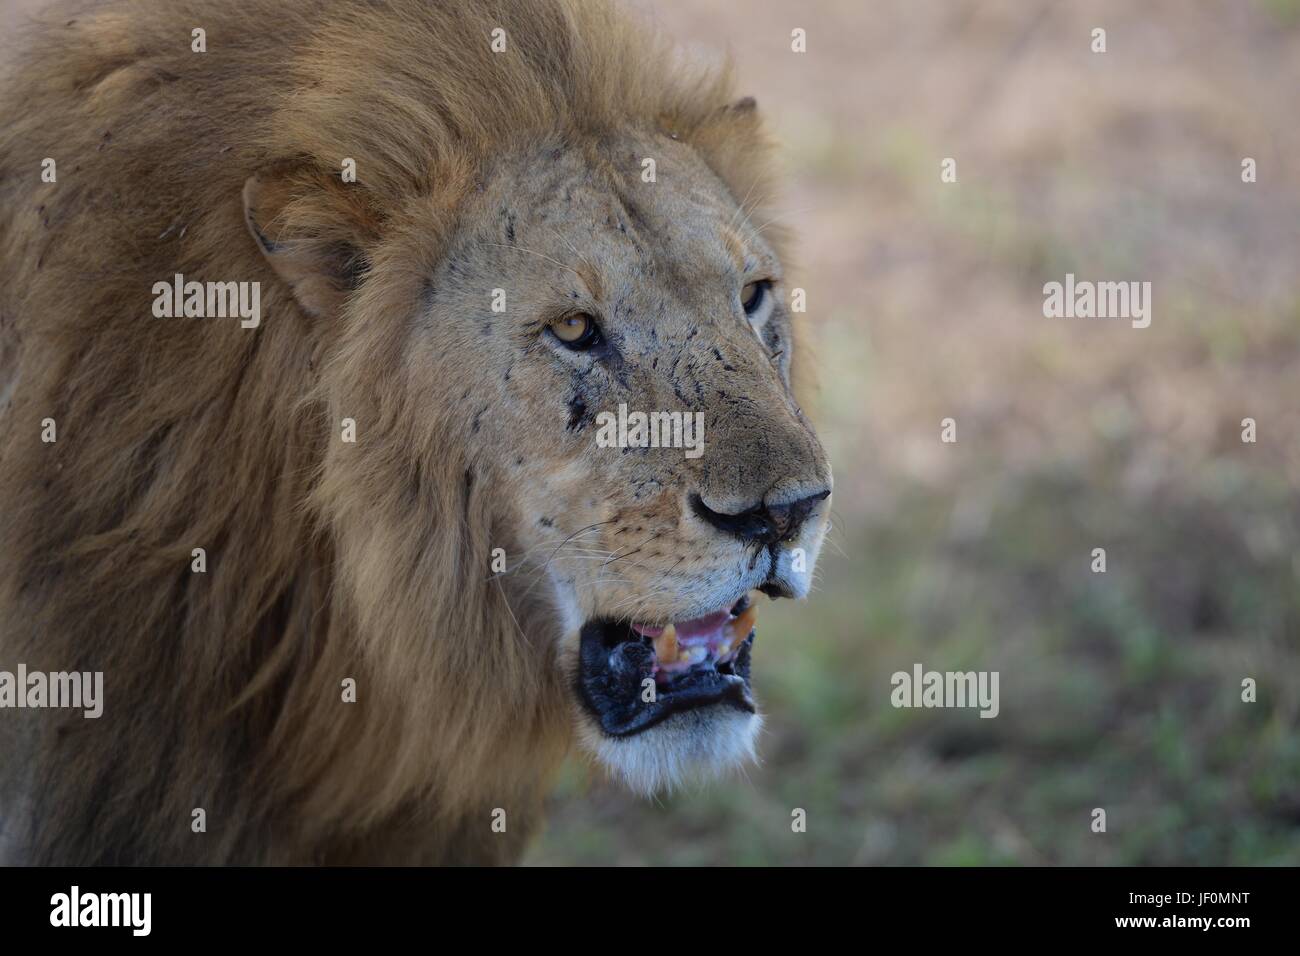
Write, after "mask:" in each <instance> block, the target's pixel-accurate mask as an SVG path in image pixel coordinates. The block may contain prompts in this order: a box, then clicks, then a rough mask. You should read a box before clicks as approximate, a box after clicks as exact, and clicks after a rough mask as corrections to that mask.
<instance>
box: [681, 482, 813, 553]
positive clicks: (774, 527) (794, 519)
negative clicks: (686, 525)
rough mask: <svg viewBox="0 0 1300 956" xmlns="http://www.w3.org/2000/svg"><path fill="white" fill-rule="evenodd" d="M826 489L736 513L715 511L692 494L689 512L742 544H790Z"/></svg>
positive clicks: (762, 504)
mask: <svg viewBox="0 0 1300 956" xmlns="http://www.w3.org/2000/svg"><path fill="white" fill-rule="evenodd" d="M830 493H831V490H830V489H829V488H821V489H819V490H817V491H816V492H814V493H813V494H811V495H807V496H805V497H803V498H799V499H797V500H795V501H790V502H786V503H783V504H778V505H770V504H767V503H766V502H764V503H761V504H759V505H758V506H757V507H754V508H750V509H748V510H746V511H741V512H739V513H737V514H724V513H723V512H720V511H714V510H713V509H712V508H710V507H709V506H708V505H707V504H705V503H704V499H703V498H701V497H700V496H699V495H691V510H692V511H694V512H695V514H696V515H698V516H699V517H700V518H702V519H704V520H705V521H707V522H708V523H709V524H711V525H713V527H715V528H717V529H718V530H719V531H722V532H725V533H726V534H730V535H733V536H735V537H737V538H739V539H740V540H741V541H743V542H745V543H746V544H749V543H751V542H755V541H758V542H762V543H763V544H764V545H770V544H776V543H777V542H779V541H792V540H794V539H795V538H796V537H798V535H799V530H800V529H801V528H802V527H803V525H804V522H805V521H807V520H808V518H809V517H810V516H811V515H812V514H813V512H814V511H816V509H817V505H818V503H819V502H822V501H825V500H826V498H827V497H828V496H829V495H830Z"/></svg>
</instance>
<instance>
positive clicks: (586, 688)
mask: <svg viewBox="0 0 1300 956" xmlns="http://www.w3.org/2000/svg"><path fill="white" fill-rule="evenodd" d="M756 617H757V610H756V609H755V608H752V607H750V602H749V596H748V595H746V596H745V597H742V598H741V599H740V600H739V601H737V602H736V604H735V605H734V606H733V607H732V608H731V610H730V611H717V612H715V613H713V614H707V615H705V616H704V617H699V618H694V619H692V620H689V621H676V622H673V623H671V624H667V625H664V626H662V627H658V626H651V625H646V624H638V623H636V622H633V621H611V620H593V621H588V622H587V623H586V624H585V625H583V628H582V634H581V638H582V642H581V652H580V653H581V657H580V664H579V674H578V685H579V692H580V697H581V698H582V700H583V702H584V703H585V704H586V705H587V707H588V708H589V709H590V710H591V711H592V713H593V714H594V715H595V716H596V719H597V720H598V721H599V722H600V726H601V729H603V730H604V731H605V733H607V734H609V735H610V736H613V737H627V736H631V735H633V734H639V733H641V732H642V731H644V730H648V729H649V728H651V727H653V726H654V725H655V724H657V723H659V722H660V721H662V720H665V719H666V718H668V717H670V716H672V715H673V714H675V713H680V712H681V711H685V710H691V709H694V708H697V707H707V706H710V705H713V704H725V705H729V706H732V707H736V708H738V709H740V710H744V711H748V712H750V713H753V711H754V701H753V698H752V697H751V696H750V688H749V659H750V652H751V651H752V649H753V646H754V620H755V618H756Z"/></svg>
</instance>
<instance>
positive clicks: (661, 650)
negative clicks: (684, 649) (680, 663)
mask: <svg viewBox="0 0 1300 956" xmlns="http://www.w3.org/2000/svg"><path fill="white" fill-rule="evenodd" d="M655 659H656V660H657V661H658V662H659V663H660V665H663V664H672V663H675V662H676V661H677V628H676V627H675V626H674V625H672V624H669V625H667V626H666V627H665V628H664V629H663V631H662V633H660V635H659V636H658V637H656V638H655Z"/></svg>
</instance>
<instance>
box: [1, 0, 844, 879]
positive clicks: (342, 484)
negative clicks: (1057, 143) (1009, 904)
mask: <svg viewBox="0 0 1300 956" xmlns="http://www.w3.org/2000/svg"><path fill="white" fill-rule="evenodd" d="M197 31H202V32H201V33H200V32H197ZM24 50H25V52H24V53H23V54H22V55H21V56H20V57H19V59H18V60H17V62H15V63H13V64H11V66H10V70H9V74H8V77H7V79H5V80H4V82H3V87H2V92H0V99H2V102H0V177H2V179H0V193H2V194H3V196H2V198H3V210H4V212H3V220H2V221H0V270H2V271H0V421H2V422H3V436H4V437H3V446H2V450H0V503H2V504H0V520H2V522H3V525H2V527H0V670H3V671H7V672H10V673H16V668H17V667H18V666H19V665H22V666H23V667H25V668H26V671H27V672H29V673H30V672H34V671H44V672H86V673H93V672H102V675H103V686H104V695H103V696H104V701H103V716H102V717H101V718H99V719H87V718H85V717H83V716H82V714H81V712H80V711H69V710H64V709H52V708H45V709H40V708H36V709H33V708H31V707H23V708H21V709H19V708H17V707H15V706H13V701H12V700H10V702H9V704H10V706H6V707H5V708H3V709H0V732H3V733H4V735H5V738H6V739H5V740H4V741H3V743H2V744H0V746H2V747H3V750H0V752H2V753H3V754H4V760H3V765H2V766H0V777H2V778H3V779H2V780H0V787H2V789H0V800H2V801H3V803H2V804H0V814H2V815H3V828H4V829H3V839H0V844H2V845H3V847H4V848H5V853H6V855H7V857H8V858H9V859H13V860H18V861H26V862H34V863H82V864H84V863H176V862H187V863H189V862H202V863H225V862H254V863H298V862H330V863H335V862H390V863H444V862H463V861H484V862H496V861H510V860H515V859H517V858H518V856H519V854H520V853H521V851H522V849H523V847H524V845H525V841H526V838H527V836H528V834H529V833H530V831H533V830H535V828H536V825H537V824H538V822H539V814H540V805H541V801H542V796H543V794H544V793H545V790H546V786H547V782H548V779H549V778H550V776H551V775H552V773H553V771H554V770H555V768H556V767H557V765H558V764H559V762H560V761H561V759H562V757H563V755H564V754H565V752H566V750H567V749H568V747H569V745H570V743H571V741H573V740H577V741H578V742H579V743H580V745H581V746H582V747H583V748H584V749H585V750H586V751H587V752H589V753H591V754H592V755H594V757H595V758H596V760H597V761H599V762H600V763H602V764H603V765H605V766H606V767H608V768H610V770H611V771H612V772H613V773H614V774H615V775H618V776H621V777H622V778H624V779H625V780H626V781H627V783H628V784H630V785H631V786H632V787H633V788H636V789H637V790H641V791H646V792H650V791H654V790H657V789H659V788H662V787H666V786H671V785H672V784H673V783H674V782H676V781H677V780H679V779H681V778H682V777H683V776H685V775H689V774H694V773H700V772H703V773H711V772H716V771H718V770H719V769H721V768H725V767H728V766H730V765H734V764H736V763H738V762H740V761H742V760H744V759H745V758H746V757H747V756H748V755H750V754H751V753H752V750H753V741H754V737H755V735H756V733H757V730H758V726H759V717H758V716H757V713H756V711H755V707H754V702H753V697H752V696H751V692H750V684H749V667H750V653H751V648H752V644H753V634H752V633H751V631H750V623H751V621H752V615H753V612H752V610H750V609H749V608H748V602H749V595H750V594H751V592H754V591H762V592H765V593H767V594H768V595H770V596H788V597H802V596H803V595H805V594H806V593H807V591H808V588H809V577H810V573H811V571H812V567H813V563H814V561H815V559H816V555H817V551H818V548H819V545H820V543H821V539H822V536H823V534H824V532H825V528H826V524H827V514H828V511H829V494H830V488H831V475H830V466H829V465H828V463H827V461H826V457H825V455H824V453H823V451H822V449H821V447H820V445H819V444H818V440H817V438H816V437H815V435H814V433H813V430H812V428H811V427H810V425H809V424H808V422H807V420H806V419H805V417H804V414H803V412H802V411H801V410H800V407H799V405H798V404H797V402H796V400H795V397H794V393H793V387H792V365H791V362H792V360H793V359H794V358H795V346H794V341H793V328H792V316H791V314H790V312H789V310H788V308H787V298H788V293H789V290H788V288H787V286H786V282H785V278H784V272H783V265H782V261H781V258H780V256H779V255H778V253H777V249H776V246H775V245H774V243H773V241H772V238H771V230H770V229H764V224H765V223H766V222H767V221H768V220H769V219H770V214H769V213H767V212H766V204H767V202H768V197H769V193H770V190H771V184H770V181H769V180H770V176H769V174H768V172H767V165H768V155H769V151H770V150H769V146H768V143H767V142H766V140H765V138H764V134H763V132H762V127H761V124H760V121H759V118H758V113H757V108H756V106H755V104H754V101H753V100H751V99H747V98H745V99H737V98H735V96H734V94H733V93H732V92H731V90H730V87H729V81H728V80H727V78H726V76H725V74H719V73H714V72H710V71H700V70H694V69H691V68H690V67H689V66H687V65H686V64H684V63H683V62H682V61H680V60H679V59H678V58H677V57H676V56H675V55H674V54H673V53H672V52H671V50H670V49H668V48H666V47H664V46H663V45H662V44H661V43H660V42H659V41H657V40H656V39H654V38H653V37H652V36H650V35H649V34H648V33H647V31H646V29H645V27H644V26H643V25H641V24H639V23H637V22H635V21H632V20H630V19H628V18H625V17H624V16H623V15H622V14H620V13H619V12H618V11H617V10H616V9H614V8H612V7H611V6H610V5H608V4H607V3H604V2H597V0H508V2H507V0H497V2H483V0H385V2H379V0H376V2H365V0H329V2H326V0H227V2H222V3H216V4H213V3H201V4H200V3H195V4H191V3H187V2H174V0H108V2H101V3H95V4H93V5H89V6H84V7H83V6H73V7H69V6H58V7H56V8H54V9H53V10H47V11H46V12H45V13H44V14H42V16H41V19H40V21H39V22H38V23H37V24H36V25H34V26H33V28H32V29H31V31H30V32H29V34H28V35H27V37H26V40H25V43H24ZM46 160H53V161H54V162H53V164H51V163H47V162H46ZM47 170H50V171H52V172H53V175H47ZM351 170H355V176H352V175H350V171H351ZM177 276H181V277H183V280H182V279H180V278H176V277H177ZM173 282H175V283H177V284H180V285H181V288H182V289H183V290H185V296H184V297H185V303H184V308H182V307H181V304H180V303H179V302H178V303H174V305H175V306H176V308H177V309H179V310H180V312H179V315H178V316H177V317H168V312H169V309H168V308H164V309H161V310H160V309H159V308H158V301H159V299H158V297H159V295H160V294H161V295H163V296H164V297H165V296H167V295H168V294H169V292H168V290H169V289H170V288H171V287H172V284H173ZM191 282H194V283H223V284H225V283H248V284H250V285H247V286H238V288H242V289H249V288H252V286H251V283H257V284H258V285H257V286H256V290H260V291H259V293H258V295H259V298H258V299H257V301H258V302H260V313H259V315H258V316H257V320H256V321H255V322H244V321H241V320H240V318H239V317H221V315H222V313H221V312H219V313H218V314H216V315H213V314H211V308H210V302H211V300H210V299H209V300H208V308H207V309H206V310H205V305H204V300H203V295H202V291H201V290H202V288H204V286H196V287H195V288H197V289H199V290H200V291H199V292H198V293H196V294H195V295H194V296H193V297H192V296H191V294H190V292H189V291H188V289H189V286H188V285H185V284H188V283H191ZM159 288H161V290H162V291H161V293H160V292H159V291H158V289H159ZM220 288H222V289H224V290H225V292H230V290H233V289H235V288H237V286H234V285H226V286H221V287H220ZM231 294H232V295H233V293H231ZM191 299H193V301H191ZM230 308H231V309H233V308H234V306H233V305H231V306H230ZM171 314H173V315H175V314H176V313H175V312H173V313H171ZM199 314H201V315H202V317H197V316H198V315H199ZM620 406H622V408H620ZM673 412H676V413H679V415H681V414H685V415H691V416H693V414H694V413H696V412H700V413H703V421H704V432H703V438H704V442H703V446H702V452H703V453H702V454H687V452H688V451H690V449H686V450H683V448H680V447H663V445H664V444H665V443H667V444H672V442H664V441H661V442H659V443H658V445H659V447H655V446H653V445H652V446H650V447H645V442H644V440H643V439H644V438H645V435H644V434H642V432H641V431H640V430H638V429H635V428H634V429H633V430H632V433H631V434H626V435H621V436H619V439H620V441H621V443H622V444H623V446H624V447H607V446H608V445H609V441H608V440H607V441H604V442H598V441H597V440H596V436H597V433H598V432H599V431H601V429H602V428H604V429H605V437H606V439H609V438H610V437H611V434H612V432H617V431H618V429H613V430H611V429H608V428H605V425H607V423H608V419H607V418H606V417H605V415H606V413H608V414H609V415H615V416H618V415H621V416H623V418H624V419H625V420H630V416H631V415H632V414H633V413H673ZM682 420H683V419H682V418H680V417H679V419H678V421H679V422H680V421H682ZM602 423H604V424H602ZM665 434H670V435H671V434H673V433H672V430H671V429H669V430H667V431H666V432H665ZM661 437H662V436H661ZM12 689H13V686H12V685H11V690H12ZM17 692H18V694H19V695H21V694H22V693H23V688H22V687H19V688H17ZM11 697H12V695H11ZM26 700H27V702H28V703H29V704H30V703H32V702H33V698H32V697H31V696H30V695H29V696H28V698H26ZM200 811H201V812H200ZM502 811H504V813H503V812H502ZM503 822H504V824H505V826H504V830H503V828H502V826H501V824H502V823H503Z"/></svg>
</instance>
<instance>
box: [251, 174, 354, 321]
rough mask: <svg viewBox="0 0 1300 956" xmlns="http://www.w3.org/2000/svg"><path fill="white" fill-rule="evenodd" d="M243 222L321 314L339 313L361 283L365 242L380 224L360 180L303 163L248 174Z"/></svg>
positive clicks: (302, 299)
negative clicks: (349, 182) (356, 183)
mask: <svg viewBox="0 0 1300 956" xmlns="http://www.w3.org/2000/svg"><path fill="white" fill-rule="evenodd" d="M244 221H245V222H246V223H247V224H248V231H249V232H250V233H251V234H252V236H253V239H254V241H255V242H256V243H257V245H258V248H259V249H261V250H262V254H263V255H264V256H266V259H267V261H268V262H269V263H270V264H271V268H273V269H274V270H275V272H276V274H277V275H278V276H279V277H280V278H281V279H283V280H284V281H285V282H286V283H288V285H289V287H290V288H291V289H292V290H293V294H294V297H295V298H296V299H297V300H298V303H299V305H301V306H302V307H303V308H304V309H305V310H307V312H309V313H311V314H312V315H317V316H332V315H336V314H337V313H338V312H339V311H340V310H341V309H342V307H343V302H344V300H345V299H346V298H347V295H348V293H349V292H351V291H352V290H353V289H355V288H357V286H358V285H359V284H360V281H361V277H362V275H363V274H364V272H365V270H366V267H367V262H366V257H365V254H364V252H363V251H362V249H363V248H364V244H365V242H366V241H367V240H368V239H373V238H374V237H375V235H376V234H377V230H378V223H377V220H376V218H375V216H374V215H373V214H372V213H371V212H370V211H369V209H368V208H367V206H366V203H365V202H364V199H363V197H362V196H361V188H360V187H358V186H349V185H346V184H344V183H342V182H340V181H339V179H338V177H330V176H328V175H325V174H321V173H317V172H313V171H310V170H302V169H299V170H292V171H289V172H283V173H257V174H254V175H252V176H250V177H248V180H247V181H246V182H245V183H244Z"/></svg>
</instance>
